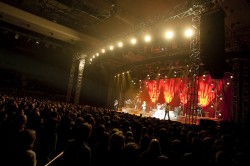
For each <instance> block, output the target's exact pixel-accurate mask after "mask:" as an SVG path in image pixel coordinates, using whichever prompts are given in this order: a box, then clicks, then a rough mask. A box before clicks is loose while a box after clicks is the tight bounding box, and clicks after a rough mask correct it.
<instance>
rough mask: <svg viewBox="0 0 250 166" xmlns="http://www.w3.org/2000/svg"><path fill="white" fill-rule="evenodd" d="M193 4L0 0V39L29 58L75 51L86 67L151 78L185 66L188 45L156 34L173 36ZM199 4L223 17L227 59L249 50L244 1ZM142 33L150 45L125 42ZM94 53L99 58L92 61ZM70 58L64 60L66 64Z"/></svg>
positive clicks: (174, 0) (187, 0)
mask: <svg viewBox="0 0 250 166" xmlns="http://www.w3.org/2000/svg"><path fill="white" fill-rule="evenodd" d="M196 1H197V0H196ZM193 2H195V1H192V0H1V2H0V16H1V17H0V21H1V39H2V40H4V41H5V42H9V43H15V47H16V48H18V49H20V50H24V51H27V52H31V53H38V52H40V51H41V50H43V51H44V50H48V51H51V50H56V51H54V52H55V53H54V54H59V53H61V52H62V51H64V52H68V53H69V54H70V55H71V56H72V55H73V54H75V53H77V52H78V53H79V52H81V53H83V54H86V55H87V62H88V64H89V63H90V62H91V61H90V59H92V62H91V63H92V64H91V65H96V66H102V67H104V68H109V69H111V70H112V71H115V72H120V71H123V70H124V71H125V70H128V69H129V70H135V71H137V72H140V73H143V72H155V73H156V72H157V71H160V70H169V69H171V68H173V67H175V68H181V67H182V66H185V64H186V63H187V62H188V61H189V55H190V54H191V53H190V43H189V41H187V40H184V39H182V38H178V39H176V40H174V41H172V42H166V41H165V40H163V39H162V38H161V34H162V33H163V30H164V28H166V27H169V26H170V25H171V26H172V28H175V29H177V31H181V30H182V29H181V28H182V27H184V26H188V25H189V26H190V25H191V19H192V15H191V14H190V8H192V4H193ZM199 2H200V3H201V4H203V7H204V11H209V10H212V9H214V8H221V9H222V10H223V11H224V12H225V35H226V43H225V46H226V47H225V48H226V53H228V55H232V54H234V53H235V52H237V51H239V50H240V49H241V46H242V45H246V46H247V47H248V48H249V39H250V38H249V35H250V33H249V32H250V18H249V16H250V10H249V1H248V0H224V1H223V0H217V1H216V0H211V1H210V0H200V1H199ZM145 33H150V34H153V36H154V38H153V41H152V43H150V44H145V43H142V42H140V41H139V42H138V45H137V46H131V45H129V44H128V43H126V42H127V41H128V39H129V37H131V36H133V35H134V36H138V37H139V36H142V34H145ZM17 34H18V35H19V36H16V35H17ZM17 38H18V39H17ZM17 40H19V42H17ZM31 40H34V41H38V42H39V43H37V44H34V45H38V44H39V46H40V47H41V48H40V49H39V50H38V49H35V47H33V46H31V44H30V41H31ZM119 40H121V41H123V42H124V47H123V48H115V49H114V50H113V51H107V52H106V53H105V54H101V52H100V50H101V48H107V46H109V45H110V44H115V43H116V42H117V41H119ZM28 42H29V43H28ZM27 43H28V44H27ZM57 51H58V52H57ZM97 52H98V53H100V55H99V56H98V57H96V53H97ZM231 52H232V54H230V53H231ZM94 55H95V58H94V57H93V56H94ZM55 56H57V55H55ZM58 56H59V55H58ZM71 56H69V57H67V58H66V59H65V61H70V59H71V58H72V57H71ZM52 59H53V58H52ZM62 66H63V63H62ZM68 67H69V66H67V67H66V68H68Z"/></svg>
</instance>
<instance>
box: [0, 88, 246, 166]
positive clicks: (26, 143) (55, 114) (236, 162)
mask: <svg viewBox="0 0 250 166" xmlns="http://www.w3.org/2000/svg"><path fill="white" fill-rule="evenodd" d="M0 132H1V135H0V144H1V145H0V147H1V148H0V165H1V166H4V165H9V166H12V165H18V166H44V165H46V164H47V163H48V162H50V161H51V160H52V159H53V158H55V157H56V156H57V155H58V154H60V153H61V152H63V155H62V156H61V157H60V158H58V159H57V160H55V161H54V162H53V165H58V166H78V165H79V166H80V165H85V166H101V165H107V166H131V165H137V166H184V165H192V166H196V165H203V166H224V165H225V166H243V165H249V158H248V156H249V136H248V134H247V133H246V131H245V130H242V129H241V127H240V126H239V125H237V124H235V123H232V122H229V121H222V122H220V123H219V124H218V126H209V125H193V124H183V123H180V122H178V121H168V120H161V119H157V118H152V117H141V116H137V115H132V114H128V113H123V112H117V111H114V110H112V109H108V108H103V107H95V106H90V105H77V106H76V105H73V104H70V103H65V102H59V101H53V100H48V99H42V98H39V99H38V98H35V97H30V96H22V95H20V94H19V95H14V94H11V93H4V92H0Z"/></svg>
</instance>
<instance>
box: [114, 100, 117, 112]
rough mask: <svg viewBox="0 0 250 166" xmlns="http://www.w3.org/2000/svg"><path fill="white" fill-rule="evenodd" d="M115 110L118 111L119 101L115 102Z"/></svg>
mask: <svg viewBox="0 0 250 166" xmlns="http://www.w3.org/2000/svg"><path fill="white" fill-rule="evenodd" d="M114 110H115V111H118V100H115V101H114Z"/></svg>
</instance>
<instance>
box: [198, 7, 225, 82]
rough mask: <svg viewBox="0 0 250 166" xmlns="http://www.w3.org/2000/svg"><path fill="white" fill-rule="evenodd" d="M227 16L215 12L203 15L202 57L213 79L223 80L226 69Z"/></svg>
mask: <svg viewBox="0 0 250 166" xmlns="http://www.w3.org/2000/svg"><path fill="white" fill-rule="evenodd" d="M224 17H225V14H224V12H223V11H222V10H213V11H210V12H207V13H204V14H202V15H201V24H200V57H201V59H202V62H203V64H204V68H205V70H207V71H208V72H209V73H210V76H211V78H212V79H221V78H223V76H224V67H225V26H224V24H225V23H224Z"/></svg>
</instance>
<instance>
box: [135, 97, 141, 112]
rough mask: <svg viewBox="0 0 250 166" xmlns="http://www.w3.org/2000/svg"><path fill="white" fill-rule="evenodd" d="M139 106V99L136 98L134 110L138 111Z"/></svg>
mask: <svg viewBox="0 0 250 166" xmlns="http://www.w3.org/2000/svg"><path fill="white" fill-rule="evenodd" d="M140 105H141V100H140V98H139V97H138V98H137V99H136V101H135V109H138V107H139V106H140Z"/></svg>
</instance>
